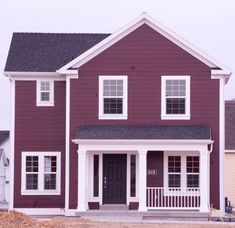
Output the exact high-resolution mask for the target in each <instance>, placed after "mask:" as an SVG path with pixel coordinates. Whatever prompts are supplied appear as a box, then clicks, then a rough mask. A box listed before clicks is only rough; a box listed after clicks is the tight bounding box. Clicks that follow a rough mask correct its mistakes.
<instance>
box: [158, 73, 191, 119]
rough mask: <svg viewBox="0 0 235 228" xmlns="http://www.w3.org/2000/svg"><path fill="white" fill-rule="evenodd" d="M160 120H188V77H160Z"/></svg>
mask: <svg viewBox="0 0 235 228" xmlns="http://www.w3.org/2000/svg"><path fill="white" fill-rule="evenodd" d="M161 103H162V104H161V118H162V119H190V76H162V100H161Z"/></svg>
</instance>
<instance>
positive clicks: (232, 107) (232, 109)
mask: <svg viewBox="0 0 235 228" xmlns="http://www.w3.org/2000/svg"><path fill="white" fill-rule="evenodd" d="M225 149H226V150H235V101H234V100H232V101H226V103H225Z"/></svg>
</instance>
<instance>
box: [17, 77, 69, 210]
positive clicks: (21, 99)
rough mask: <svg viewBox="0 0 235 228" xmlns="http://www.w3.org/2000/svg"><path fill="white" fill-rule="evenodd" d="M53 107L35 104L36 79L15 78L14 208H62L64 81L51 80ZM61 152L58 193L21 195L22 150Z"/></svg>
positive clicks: (63, 184) (63, 185)
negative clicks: (53, 82) (23, 79)
mask: <svg viewBox="0 0 235 228" xmlns="http://www.w3.org/2000/svg"><path fill="white" fill-rule="evenodd" d="M54 91H55V94H54V99H55V106H54V107H36V81H17V82H16V109H15V114H16V117H15V164H16V165H15V177H14V179H15V181H14V187H15V191H14V207H15V208H31V207H35V208H43V207H48V208H64V188H65V182H64V176H65V171H64V168H65V82H62V81H56V82H55V84H54ZM22 151H59V152H61V195H59V196H52V195H50V196H40V195H38V196H21V152H22Z"/></svg>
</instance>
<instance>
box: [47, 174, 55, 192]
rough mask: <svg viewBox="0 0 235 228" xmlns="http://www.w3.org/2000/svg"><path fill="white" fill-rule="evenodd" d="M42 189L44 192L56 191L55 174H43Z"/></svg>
mask: <svg viewBox="0 0 235 228" xmlns="http://www.w3.org/2000/svg"><path fill="white" fill-rule="evenodd" d="M44 189H45V190H55V189H56V174H44Z"/></svg>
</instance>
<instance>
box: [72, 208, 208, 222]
mask: <svg viewBox="0 0 235 228" xmlns="http://www.w3.org/2000/svg"><path fill="white" fill-rule="evenodd" d="M76 216H81V217H85V218H91V219H92V218H93V219H94V218H95V219H98V220H102V221H107V219H108V220H113V221H115V220H118V221H120V218H121V220H122V221H130V222H141V221H143V220H167V221H169V220H172V221H208V213H202V212H199V211H183V210H181V211H175V210H149V211H146V212H140V211H135V210H88V211H85V212H76Z"/></svg>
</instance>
